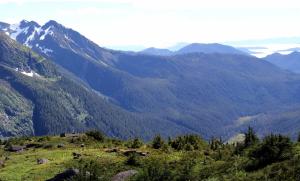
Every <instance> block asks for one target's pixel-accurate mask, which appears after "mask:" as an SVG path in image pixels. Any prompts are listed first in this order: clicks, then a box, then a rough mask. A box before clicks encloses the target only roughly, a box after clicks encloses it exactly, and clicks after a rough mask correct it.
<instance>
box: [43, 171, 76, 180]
mask: <svg viewBox="0 0 300 181" xmlns="http://www.w3.org/2000/svg"><path fill="white" fill-rule="evenodd" d="M78 173H79V170H78V169H67V170H65V171H64V172H62V173H59V174H57V175H56V176H55V177H53V178H51V179H48V180H47V181H63V180H69V179H71V178H72V177H74V176H76V175H77V174H78Z"/></svg>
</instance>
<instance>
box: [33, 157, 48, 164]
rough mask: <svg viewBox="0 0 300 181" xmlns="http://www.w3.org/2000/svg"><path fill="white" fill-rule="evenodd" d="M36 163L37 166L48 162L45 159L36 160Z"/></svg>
mask: <svg viewBox="0 0 300 181" xmlns="http://www.w3.org/2000/svg"><path fill="white" fill-rule="evenodd" d="M36 161H37V164H45V163H48V162H49V160H48V159H46V158H38V159H37V160H36Z"/></svg>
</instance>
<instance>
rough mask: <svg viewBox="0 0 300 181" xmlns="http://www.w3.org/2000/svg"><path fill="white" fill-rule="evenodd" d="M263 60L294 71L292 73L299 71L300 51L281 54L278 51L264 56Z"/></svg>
mask: <svg viewBox="0 0 300 181" xmlns="http://www.w3.org/2000/svg"><path fill="white" fill-rule="evenodd" d="M293 50H294V49H293ZM265 60H267V61H269V62H271V63H272V64H274V65H276V66H278V67H280V68H282V69H285V70H288V71H291V72H294V73H300V53H299V52H293V53H291V54H288V55H282V54H279V53H275V54H272V55H269V56H267V57H265Z"/></svg>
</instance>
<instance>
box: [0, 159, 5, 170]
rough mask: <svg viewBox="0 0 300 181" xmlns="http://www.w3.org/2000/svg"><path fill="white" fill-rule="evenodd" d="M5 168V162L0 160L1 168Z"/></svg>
mask: <svg viewBox="0 0 300 181" xmlns="http://www.w3.org/2000/svg"><path fill="white" fill-rule="evenodd" d="M4 166H5V161H4V160H0V168H3V167H4Z"/></svg>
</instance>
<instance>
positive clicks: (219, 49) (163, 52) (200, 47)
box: [139, 43, 249, 56]
mask: <svg viewBox="0 0 300 181" xmlns="http://www.w3.org/2000/svg"><path fill="white" fill-rule="evenodd" d="M139 53H141V54H146V55H160V56H169V55H179V54H189V53H207V54H210V53H221V54H238V55H249V54H248V53H247V52H245V51H242V50H238V49H236V48H234V47H231V46H227V45H222V44H218V43H212V44H203V43H192V44H189V45H186V46H184V47H182V48H180V49H179V50H177V51H171V50H168V49H159V48H154V47H152V48H147V49H145V50H143V51H140V52H139Z"/></svg>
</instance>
